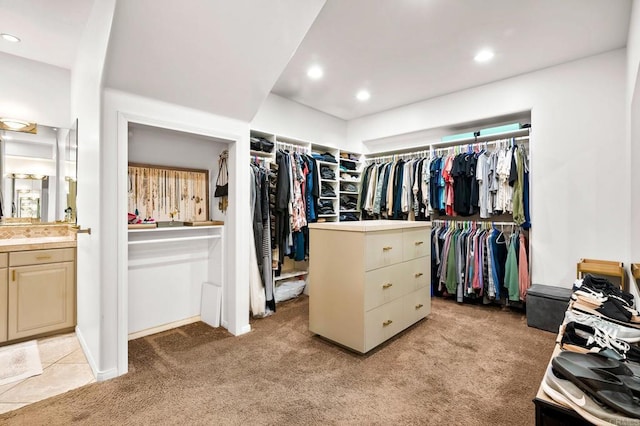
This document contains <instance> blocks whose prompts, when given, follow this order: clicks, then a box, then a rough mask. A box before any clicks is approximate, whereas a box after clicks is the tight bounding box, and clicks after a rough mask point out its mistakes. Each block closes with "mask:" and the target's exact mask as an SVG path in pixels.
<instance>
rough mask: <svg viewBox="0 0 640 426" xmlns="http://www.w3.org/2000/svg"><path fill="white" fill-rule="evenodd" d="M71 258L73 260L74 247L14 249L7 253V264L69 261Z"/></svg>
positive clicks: (21, 264)
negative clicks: (14, 250)
mask: <svg viewBox="0 0 640 426" xmlns="http://www.w3.org/2000/svg"><path fill="white" fill-rule="evenodd" d="M73 260H75V249H73V248H62V249H50V250H30V251H16V252H12V253H10V255H9V266H23V265H37V264H42V263H55V262H71V261H73Z"/></svg>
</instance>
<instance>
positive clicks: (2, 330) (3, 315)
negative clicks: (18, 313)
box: [0, 268, 9, 343]
mask: <svg viewBox="0 0 640 426" xmlns="http://www.w3.org/2000/svg"><path fill="white" fill-rule="evenodd" d="M8 297H9V289H8V288H7V268H0V343H1V342H6V341H7V318H8V313H7V308H8V301H7V299H8Z"/></svg>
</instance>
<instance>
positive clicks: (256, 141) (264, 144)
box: [249, 136, 273, 152]
mask: <svg viewBox="0 0 640 426" xmlns="http://www.w3.org/2000/svg"><path fill="white" fill-rule="evenodd" d="M249 145H250V146H251V149H253V150H254V151H262V152H271V151H273V142H271V141H269V140H267V139H265V138H261V137H258V136H251V139H250V140H249Z"/></svg>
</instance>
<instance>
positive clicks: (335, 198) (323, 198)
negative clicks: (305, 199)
mask: <svg viewBox="0 0 640 426" xmlns="http://www.w3.org/2000/svg"><path fill="white" fill-rule="evenodd" d="M356 194H357V192H356ZM318 198H320V199H321V200H337V199H338V197H318Z"/></svg>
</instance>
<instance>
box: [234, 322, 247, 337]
mask: <svg viewBox="0 0 640 426" xmlns="http://www.w3.org/2000/svg"><path fill="white" fill-rule="evenodd" d="M250 331H251V325H250V324H247V325H245V326H244V327H240V330H239V332H238V333H236V334H233V332H232V334H233V335H234V336H240V335H242V334H247V333H248V332H250Z"/></svg>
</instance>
